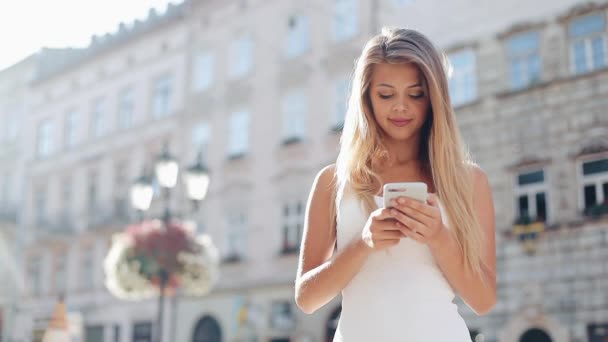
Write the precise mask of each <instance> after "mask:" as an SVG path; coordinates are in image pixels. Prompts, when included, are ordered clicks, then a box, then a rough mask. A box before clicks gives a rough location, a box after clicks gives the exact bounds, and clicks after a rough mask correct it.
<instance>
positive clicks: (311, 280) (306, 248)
mask: <svg viewBox="0 0 608 342" xmlns="http://www.w3.org/2000/svg"><path fill="white" fill-rule="evenodd" d="M334 174H335V169H334V166H333V165H330V166H327V167H325V168H324V169H323V170H321V171H320V172H319V174H318V175H317V178H316V179H315V182H314V184H313V186H312V190H311V192H310V196H309V199H308V205H307V209H306V218H305V220H304V233H303V238H302V248H301V252H300V260H299V266H298V273H297V276H296V283H295V300H296V303H297V304H298V306H299V307H300V309H302V311H303V312H305V313H307V314H311V313H314V312H315V311H316V310H317V309H319V308H321V307H322V306H324V305H325V304H327V303H328V302H329V301H331V300H332V299H333V298H334V297H336V296H337V295H338V293H340V291H342V289H344V288H345V287H346V285H348V283H349V282H350V281H351V279H352V278H353V277H354V276H355V275H356V274H357V272H359V270H360V269H361V267H362V266H363V264H364V263H365V260H366V259H367V257H368V256H369V255H370V253H372V252H373V251H376V250H380V249H383V248H386V247H389V246H394V245H396V244H397V243H399V239H400V238H401V237H403V235H402V234H401V232H400V231H399V230H398V228H397V227H396V226H395V223H394V222H392V221H388V220H386V218H387V217H389V215H388V214H387V211H386V210H383V209H378V210H377V211H375V212H374V213H372V215H370V218H369V219H368V222H367V223H366V225H365V227H363V232H362V235H361V236H360V237H359V238H357V239H354V240H353V241H352V242H351V243H350V244H349V245H347V246H346V247H345V248H344V249H343V250H342V251H341V252H340V253H338V254H337V255H335V256H333V250H334V244H335V242H336V229H335V228H334V227H333V224H332V222H331V218H330V206H331V205H332V201H334V196H333V191H332V188H331V186H332V181H333V177H334ZM332 256H333V258H332Z"/></svg>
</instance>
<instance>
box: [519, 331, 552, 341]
mask: <svg viewBox="0 0 608 342" xmlns="http://www.w3.org/2000/svg"><path fill="white" fill-rule="evenodd" d="M552 341H553V339H551V336H549V334H547V333H546V332H545V331H544V330H542V329H539V328H532V329H529V330H528V331H526V332H525V333H524V334H523V335H521V337H520V338H519V342H552Z"/></svg>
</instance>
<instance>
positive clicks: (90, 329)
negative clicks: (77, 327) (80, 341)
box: [84, 325, 104, 342]
mask: <svg viewBox="0 0 608 342" xmlns="http://www.w3.org/2000/svg"><path fill="white" fill-rule="evenodd" d="M84 335H85V339H84V340H85V341H87V342H103V341H104V339H103V326H101V325H95V326H87V327H85V333H84Z"/></svg>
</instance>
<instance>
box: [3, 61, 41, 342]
mask: <svg viewBox="0 0 608 342" xmlns="http://www.w3.org/2000/svg"><path fill="white" fill-rule="evenodd" d="M36 61H37V59H36V56H30V57H28V58H26V59H24V60H23V61H21V62H19V63H17V64H15V65H13V66H11V67H9V68H7V69H5V70H2V71H0V260H2V262H0V279H7V280H8V281H3V282H2V283H1V284H0V341H2V338H3V336H8V334H10V326H11V325H12V322H13V317H14V310H15V306H14V301H13V300H12V298H14V297H16V296H18V295H19V292H20V291H21V290H22V284H21V283H20V281H19V280H18V279H20V277H21V275H20V274H19V270H20V269H21V265H20V264H19V261H18V260H19V259H20V258H19V254H18V252H19V251H20V247H21V246H22V243H23V235H22V234H21V231H20V230H19V229H17V227H18V226H19V218H20V216H19V207H20V205H19V204H20V203H21V202H22V200H23V198H22V193H23V191H22V189H23V186H24V179H25V177H23V176H22V175H23V173H24V171H25V158H23V153H22V151H23V148H24V142H25V137H24V135H23V134H22V129H23V127H24V126H25V124H26V121H25V113H27V104H28V102H27V99H28V81H29V80H30V78H31V76H32V74H33V72H34V68H35V66H36Z"/></svg>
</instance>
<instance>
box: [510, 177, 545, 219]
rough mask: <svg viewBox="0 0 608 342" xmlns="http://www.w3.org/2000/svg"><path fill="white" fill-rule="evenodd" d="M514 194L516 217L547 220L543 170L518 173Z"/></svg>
mask: <svg viewBox="0 0 608 342" xmlns="http://www.w3.org/2000/svg"><path fill="white" fill-rule="evenodd" d="M516 194H517V210H518V211H517V217H518V219H525V218H529V219H530V220H532V221H535V220H539V221H543V222H545V221H547V185H546V182H545V172H544V170H542V169H541V170H534V171H525V172H521V173H519V174H518V176H517V187H516Z"/></svg>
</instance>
